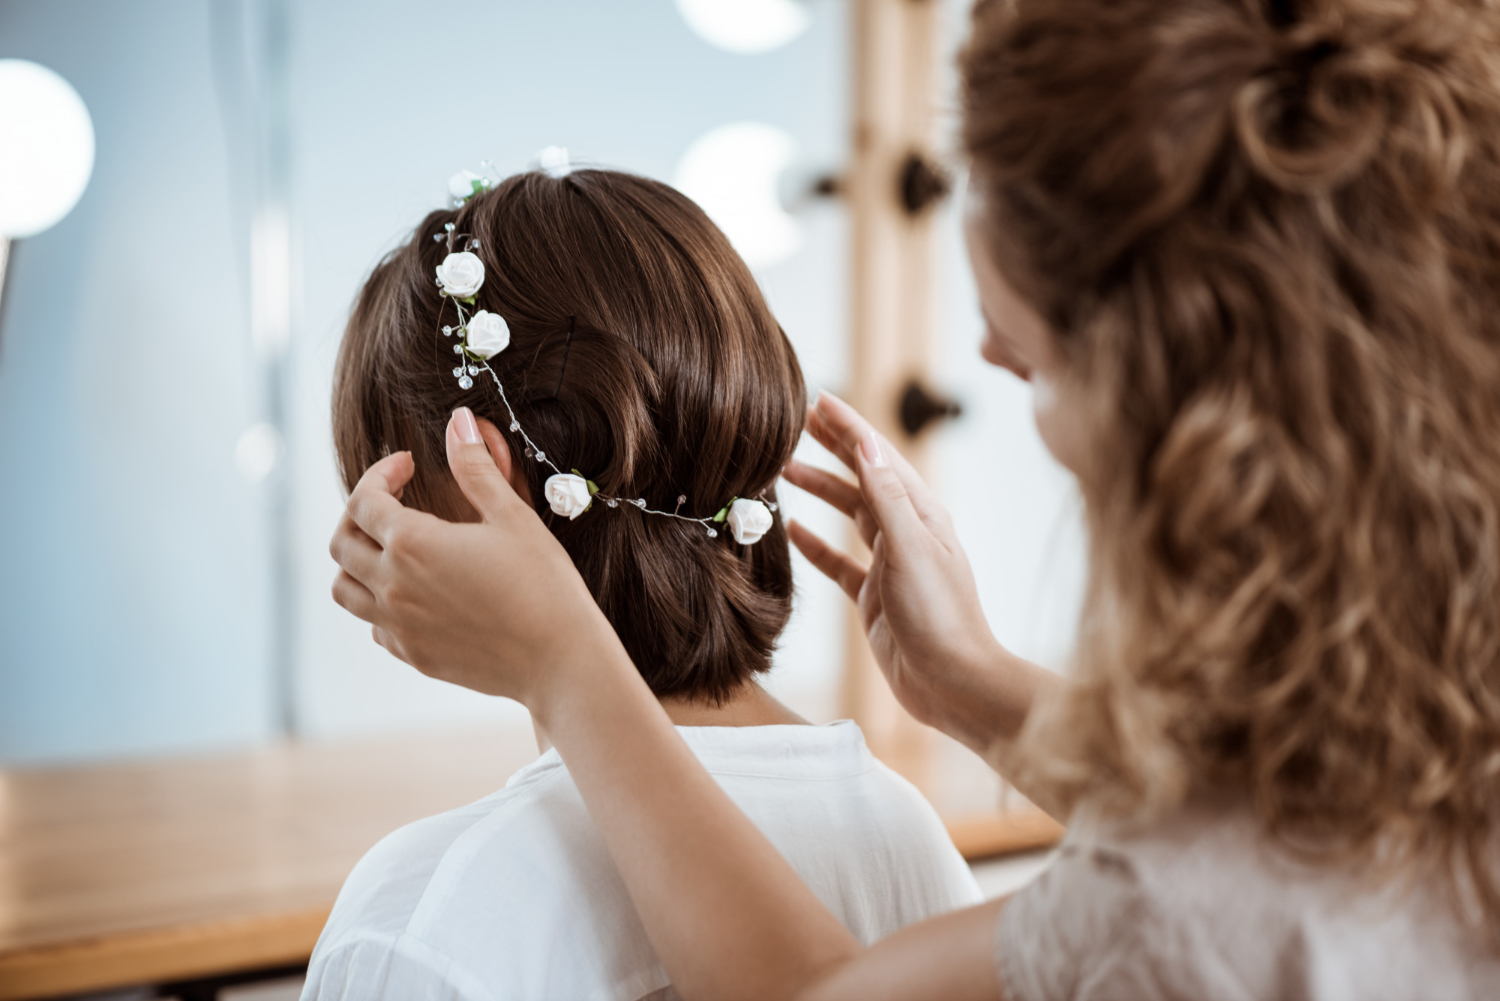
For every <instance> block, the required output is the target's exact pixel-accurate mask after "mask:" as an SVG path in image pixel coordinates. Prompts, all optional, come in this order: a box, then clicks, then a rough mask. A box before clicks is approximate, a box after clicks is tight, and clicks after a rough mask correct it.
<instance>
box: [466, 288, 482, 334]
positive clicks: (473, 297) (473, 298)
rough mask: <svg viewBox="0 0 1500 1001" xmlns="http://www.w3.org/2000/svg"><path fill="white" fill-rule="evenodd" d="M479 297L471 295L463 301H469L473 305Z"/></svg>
mask: <svg viewBox="0 0 1500 1001" xmlns="http://www.w3.org/2000/svg"><path fill="white" fill-rule="evenodd" d="M478 298H479V297H478V296H477V295H471V296H469V297H468V298H467V299H465V300H463V301H464V302H466V303H468V304H469V305H470V306H472V305H474V301H475V300H476V299H478ZM465 329H466V330H467V329H468V328H465Z"/></svg>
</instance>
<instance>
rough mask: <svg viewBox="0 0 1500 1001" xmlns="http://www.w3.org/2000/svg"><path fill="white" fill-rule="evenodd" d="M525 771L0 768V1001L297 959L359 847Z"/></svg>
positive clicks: (438, 740)
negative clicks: (3, 769) (515, 773)
mask: <svg viewBox="0 0 1500 1001" xmlns="http://www.w3.org/2000/svg"><path fill="white" fill-rule="evenodd" d="M535 757H536V747H535V745H534V743H533V742H532V737H531V734H530V733H529V732H527V731H526V730H524V729H522V728H511V729H509V730H507V731H506V732H501V733H493V732H485V733H456V734H445V735H441V736H412V737H402V738H389V737H387V738H382V739H381V740H379V741H373V740H372V741H361V742H352V741H345V742H340V743H336V744H335V743H326V744H324V743H311V742H302V743H290V744H283V745H278V746H274V747H268V748H264V749H259V750H254V751H247V752H243V753H239V754H230V755H217V756H213V757H201V758H191V759H177V760H165V761H151V762H141V763H126V764H110V765H104V766H93V767H79V768H50V769H34V770H12V771H0V1001H7V999H19V998H41V997H51V996H56V995H59V994H65V993H72V992H78V991H86V990H101V989H108V988H114V987H125V986H132V985H136V984H143V983H159V982H164V981H170V980H183V979H187V978H192V977H206V976H212V975H218V974H225V973H232V972H236V971H241V970H252V969H257V968H268V967H273V966H280V965H287V964H293V963H300V962H305V961H306V960H307V958H308V956H309V955H310V954H311V952H312V948H313V944H314V943H315V942H316V941H317V937H318V933H319V932H320V931H321V930H322V927H323V923H324V921H325V920H326V919H327V917H328V911H329V909H330V908H331V907H332V905H333V900H334V897H335V896H336V895H337V894H338V890H339V887H340V886H341V885H342V884H343V882H344V877H345V876H347V875H348V873H349V870H350V868H352V867H353V865H354V863H355V862H356V861H357V860H358V859H359V858H360V856H361V855H363V854H364V853H365V851H366V850H368V849H369V847H370V846H371V845H373V844H374V843H375V842H376V841H378V840H379V839H380V838H381V837H383V836H384V835H386V834H387V833H389V832H390V831H392V830H394V829H395V828H397V827H399V826H401V825H403V824H406V823H408V822H410V821H412V820H415V819H417V818H419V817H424V816H428V815H430V814H433V813H438V812H440V811H443V810H447V809H451V808H453V807H455V806H459V805H462V804H464V803H467V802H471V801H473V800H475V799H478V798H479V797H481V796H483V795H486V794H488V793H490V792H492V791H494V790H495V789H497V788H499V787H500V786H501V785H503V784H504V782H505V779H506V778H507V777H508V776H509V775H510V774H511V773H512V772H514V771H515V770H516V769H517V768H519V767H521V766H522V765H524V764H526V763H527V762H529V761H531V760H532V759H533V758H535ZM949 830H950V833H951V834H952V835H953V837H954V841H955V843H956V844H957V845H958V846H959V848H960V850H961V851H963V852H964V854H965V856H966V857H981V856H985V855H991V854H998V853H1001V852H1005V851H1014V850H1020V849H1024V848H1033V847H1038V846H1042V845H1047V844H1051V843H1052V842H1053V841H1055V840H1056V838H1057V836H1058V833H1059V832H1060V828H1058V827H1057V825H1056V824H1055V823H1053V822H1052V821H1050V820H1048V819H1046V818H1045V817H1043V816H1041V815H1039V814H1036V813H1035V812H1026V813H1012V814H1008V815H998V814H989V815H985V814H980V815H971V816H967V817H959V818H954V819H951V820H950V823H949Z"/></svg>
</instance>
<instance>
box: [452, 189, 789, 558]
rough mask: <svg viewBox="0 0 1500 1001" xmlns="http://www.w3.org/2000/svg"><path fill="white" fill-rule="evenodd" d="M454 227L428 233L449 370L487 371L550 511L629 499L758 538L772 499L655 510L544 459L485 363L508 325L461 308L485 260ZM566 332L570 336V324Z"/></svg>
mask: <svg viewBox="0 0 1500 1001" xmlns="http://www.w3.org/2000/svg"><path fill="white" fill-rule="evenodd" d="M491 183H492V182H491V181H489V180H488V179H487V178H484V177H481V176H480V175H478V174H473V173H470V172H469V171H462V172H460V173H458V174H454V175H453V177H452V178H451V179H450V180H449V182H448V190H449V193H450V194H451V195H452V196H453V200H454V203H455V207H457V206H461V205H463V204H464V203H465V202H467V201H468V200H469V199H470V198H472V197H473V196H474V195H477V194H479V193H480V192H481V191H485V190H487V189H488V188H489V187H491ZM465 185H467V194H465V193H464V189H465ZM457 228H458V227H457V226H455V225H454V224H453V223H451V222H450V223H446V224H444V226H443V232H442V233H435V234H433V237H432V238H433V240H435V241H438V242H441V241H442V240H443V239H444V238H445V237H446V239H447V241H448V256H447V257H445V258H443V263H442V264H439V265H438V267H437V286H438V293H439V294H440V295H441V296H442V297H443V298H444V299H445V300H451V301H452V302H453V308H454V309H455V310H456V311H457V313H458V325H457V326H452V325H448V326H444V327H443V328H442V330H443V336H444V337H454V336H457V338H458V341H457V342H456V343H455V344H454V345H453V353H454V354H456V355H458V356H459V364H458V365H457V366H456V367H455V368H454V369H453V376H454V378H456V379H457V380H458V386H459V388H460V389H465V390H467V389H470V388H472V387H473V385H474V377H475V376H477V375H478V374H479V373H480V372H488V373H489V376H490V378H491V379H492V380H493V381H494V383H495V389H496V390H498V391H499V393H500V402H501V403H504V404H505V412H506V413H507V414H508V415H509V416H510V429H511V431H513V432H515V433H517V434H519V435H520V436H521V440H522V441H524V442H525V443H526V458H528V459H533V460H535V461H536V462H539V463H542V464H544V465H546V466H547V467H548V468H549V469H551V470H552V475H551V476H549V477H547V482H546V484H545V485H544V487H543V493H544V495H545V496H546V498H547V503H548V505H550V506H551V508H552V511H553V513H555V514H560V515H563V516H565V517H566V518H568V520H569V521H572V520H574V519H576V518H577V517H578V516H579V515H581V514H583V513H584V512H585V511H587V510H589V509H590V508H591V507H593V505H594V502H595V501H603V502H604V505H605V506H606V507H619V506H620V505H621V504H629V505H631V506H633V507H635V508H638V509H639V510H640V511H642V512H644V513H645V514H656V515H661V516H662V517H666V518H676V519H677V520H678V521H691V522H694V523H696V524H699V525H702V526H703V527H704V529H705V530H706V531H707V533H708V537H709V538H710V539H712V538H714V537H715V536H717V535H718V534H719V529H718V528H717V527H716V526H720V525H727V526H728V528H729V531H730V533H731V534H732V535H733V536H734V541H736V542H738V543H739V544H740V545H742V546H748V545H752V544H754V543H756V542H759V541H760V539H761V537H762V536H763V535H765V534H766V532H768V531H770V529H771V525H772V523H773V520H774V519H773V518H772V512H774V511H775V510H776V503H775V502H774V501H766V500H762V499H760V498H758V497H731V498H730V499H729V502H728V503H727V504H725V505H724V506H723V507H721V508H719V510H718V511H715V512H714V513H713V514H712V515H709V516H708V517H705V518H694V517H692V516H690V515H686V514H682V513H681V512H682V506H683V505H684V504H686V503H687V496H686V495H685V494H678V496H677V507H676V509H675V510H672V511H657V510H654V509H652V508H650V507H647V506H646V499H645V498H644V497H636V498H634V499H629V498H624V497H614V496H611V495H609V494H606V493H604V492H603V491H601V490H600V489H599V485H598V484H597V483H595V482H594V481H593V480H590V479H589V478H588V477H586V476H584V475H583V474H582V473H580V472H579V471H578V470H576V469H572V470H569V471H568V472H566V473H565V472H563V471H562V470H561V469H560V468H558V466H557V464H556V463H555V462H553V461H552V460H551V459H550V458H548V456H547V453H546V452H544V451H542V450H541V449H540V448H538V447H537V444H536V442H534V441H532V440H531V437H530V436H529V435H528V434H527V433H526V430H525V428H523V427H521V422H520V421H519V420H517V419H516V411H515V408H513V407H512V406H511V405H510V398H509V397H507V396H506V395H505V386H503V385H502V384H501V382H500V376H499V375H498V374H497V373H496V372H495V370H494V369H493V368H491V367H490V359H491V358H493V357H495V355H497V354H499V353H500V352H502V351H504V350H505V349H506V348H507V347H509V346H510V325H509V324H507V323H506V322H505V318H504V317H503V316H500V315H499V314H497V313H490V312H487V311H485V310H482V309H481V310H477V311H476V312H474V313H472V314H470V313H465V312H464V307H465V306H469V307H473V306H474V305H475V303H476V301H477V299H478V295H479V290H480V288H482V287H483V286H484V262H483V261H481V260H480V259H479V256H478V255H477V254H475V253H473V251H475V250H478V249H479V241H478V240H476V239H474V238H473V237H471V236H469V235H468V234H467V233H456V232H455V230H456V229H457ZM569 334H570V336H571V326H570V329H569ZM559 377H560V376H559Z"/></svg>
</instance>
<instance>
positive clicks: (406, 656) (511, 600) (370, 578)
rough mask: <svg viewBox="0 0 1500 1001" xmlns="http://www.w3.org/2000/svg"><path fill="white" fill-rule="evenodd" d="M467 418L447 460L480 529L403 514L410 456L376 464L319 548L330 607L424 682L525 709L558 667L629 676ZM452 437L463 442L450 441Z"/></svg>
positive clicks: (558, 673)
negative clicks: (331, 574) (356, 620)
mask: <svg viewBox="0 0 1500 1001" xmlns="http://www.w3.org/2000/svg"><path fill="white" fill-rule="evenodd" d="M465 416H468V415H467V413H466V412H464V413H463V414H461V415H460V414H456V415H455V418H454V419H453V420H452V421H450V422H449V424H448V439H447V440H448V459H449V466H450V468H451V469H452V471H453V474H454V476H455V478H456V479H457V480H458V485H459V487H460V488H461V489H462V490H463V492H464V496H465V497H467V498H468V500H469V503H470V504H472V505H473V506H474V508H475V510H477V511H478V512H479V515H480V521H479V522H478V523H477V524H453V523H450V522H445V521H442V520H441V519H439V518H435V517H433V516H432V515H429V514H424V513H422V512H420V511H413V510H411V509H409V508H406V507H403V506H402V504H401V501H400V497H401V491H402V489H403V487H404V486H405V485H406V483H407V482H408V481H409V480H410V479H411V476H412V473H413V472H414V467H413V465H412V459H411V455H410V453H407V452H398V453H396V454H395V455H389V456H386V457H385V458H384V459H382V460H381V461H379V462H377V463H375V464H374V465H373V466H371V467H370V468H369V470H368V471H366V473H365V475H364V476H363V477H362V478H361V479H360V481H359V484H358V485H357V486H356V487H355V488H354V492H353V493H352V494H350V496H349V503H348V505H347V507H346V508H345V512H344V517H343V518H342V519H341V520H340V522H339V526H338V528H337V530H335V532H334V535H333V541H332V542H331V543H330V544H329V547H328V548H329V552H330V553H331V554H332V556H333V558H334V560H335V561H336V562H337V563H338V564H339V567H340V568H341V569H340V572H339V575H338V578H337V579H336V580H335V581H334V583H333V598H334V600H335V601H337V602H338V603H339V604H340V605H342V606H343V607H344V608H346V609H348V610H349V611H350V612H353V613H354V614H355V615H357V616H359V617H360V618H361V619H364V620H365V621H366V622H369V623H370V624H371V625H372V626H373V627H374V629H373V635H374V637H375V641H376V642H377V643H379V644H380V645H381V646H383V647H385V648H386V649H387V650H389V651H390V652H391V653H393V654H395V655H396V656H397V657H399V658H401V659H402V660H404V661H406V662H407V663H408V664H410V665H412V666H413V667H415V668H416V669H417V670H419V671H421V672H422V673H423V674H427V675H430V676H432V677H435V678H440V679H442V680H444V681H449V682H452V683H454V684H457V685H462V686H464V687H465V688H472V689H474V690H475V691H479V692H484V693H486V694H489V695H504V696H507V697H509V698H513V699H516V700H517V701H519V702H521V703H523V704H525V705H527V706H530V707H533V708H534V703H535V702H536V701H538V700H540V699H543V698H545V696H546V694H547V691H548V686H549V685H552V684H554V683H557V684H561V683H565V678H564V677H563V675H565V674H567V673H568V672H567V670H566V667H565V665H596V666H598V665H601V664H602V662H604V661H615V662H616V663H619V662H623V663H624V665H626V666H627V668H628V665H629V663H630V661H629V658H628V656H626V654H625V652H624V649H623V647H621V646H620V641H619V639H618V637H617V636H616V635H615V632H614V630H613V629H612V628H611V627H610V625H609V622H608V621H607V620H606V619H605V618H604V615H603V614H602V613H601V612H600V611H599V606H598V605H597V604H595V602H594V599H593V596H592V595H591V594H589V591H588V588H587V586H586V585H585V584H584V582H583V579H582V578H581V577H580V576H579V575H578V571H577V570H576V569H575V568H574V566H573V561H572V560H570V559H569V558H568V555H567V553H566V551H564V549H563V548H562V545H561V544H560V543H559V542H558V541H557V539H556V538H555V537H554V536H553V535H552V533H551V532H549V531H548V530H547V528H546V526H545V525H543V524H542V521H541V519H540V518H538V517H537V514H536V512H535V511H534V510H533V509H532V508H531V506H530V505H529V504H527V503H526V502H525V501H523V500H522V499H521V498H520V497H519V496H517V494H516V492H515V491H514V490H513V489H512V488H511V486H510V484H509V483H507V482H506V480H505V478H504V477H503V476H502V475H501V474H500V470H499V469H498V468H497V467H496V464H495V461H494V459H493V458H492V456H491V455H490V452H489V450H488V449H487V448H486V447H485V445H484V443H483V441H482V440H480V439H479V435H478V433H477V431H474V430H473V427H474V422H473V418H472V417H468V420H467V422H465V421H464V420H463V417H465ZM460 428H468V429H470V433H469V434H468V435H465V436H463V437H460V434H459V431H460ZM469 437H472V438H473V440H466V439H467V438H469ZM542 665H548V668H547V669H546V670H543V669H542Z"/></svg>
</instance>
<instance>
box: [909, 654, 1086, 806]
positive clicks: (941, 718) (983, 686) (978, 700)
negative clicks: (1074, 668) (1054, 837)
mask: <svg viewBox="0 0 1500 1001" xmlns="http://www.w3.org/2000/svg"><path fill="white" fill-rule="evenodd" d="M932 673H933V675H934V676H941V677H942V678H944V679H945V686H944V689H943V691H942V692H941V693H934V695H933V698H932V704H933V711H932V713H931V718H930V719H928V720H927V721H926V722H929V723H930V724H931V725H933V726H935V727H937V728H938V729H940V730H942V731H943V732H944V733H947V734H948V735H949V736H950V737H953V738H954V739H955V740H957V741H958V742H959V743H961V744H963V745H964V746H966V747H968V748H969V749H970V750H971V751H973V752H974V753H975V754H978V755H979V756H980V757H981V758H983V759H984V760H985V761H986V762H987V763H988V764H989V765H990V767H992V768H994V769H995V771H997V772H999V773H1000V774H1001V775H1003V776H1004V777H1005V778H1006V780H1007V781H1009V782H1010V783H1011V784H1012V785H1014V786H1015V787H1016V788H1017V789H1018V790H1019V791H1020V793H1021V794H1022V795H1023V796H1026V797H1027V798H1029V799H1031V800H1032V802H1034V803H1036V804H1037V805H1038V806H1040V807H1041V808H1042V809H1044V810H1047V811H1048V812H1049V813H1051V814H1052V815H1053V816H1054V817H1057V819H1058V820H1066V817H1062V816H1059V815H1058V813H1059V811H1057V810H1056V809H1055V808H1054V806H1053V805H1052V804H1050V803H1048V802H1046V799H1045V797H1044V796H1040V794H1033V791H1032V790H1030V789H1029V788H1027V785H1026V782H1025V780H1024V778H1023V777H1021V776H1017V775H1013V774H1011V773H1010V772H1009V771H1008V770H1007V767H1006V765H1007V763H1008V762H1009V760H1010V752H1011V750H1012V748H1013V747H1014V745H1015V741H1016V738H1017V737H1019V736H1020V733H1021V728H1022V727H1023V726H1024V725H1025V723H1026V720H1027V718H1028V717H1029V716H1030V714H1031V711H1032V709H1033V708H1034V706H1035V705H1036V703H1037V702H1038V701H1040V700H1044V699H1047V698H1050V697H1053V696H1054V695H1055V694H1056V692H1057V691H1058V690H1059V689H1060V688H1061V687H1062V686H1063V685H1065V684H1067V681H1066V680H1065V679H1064V678H1062V677H1060V676H1059V675H1057V674H1054V673H1053V672H1051V671H1049V670H1047V669H1046V668H1044V667H1042V666H1040V665H1038V664H1033V663H1032V662H1030V661H1028V660H1025V659H1024V658H1021V657H1018V656H1016V655H1015V654H1013V653H1011V652H1010V651H1008V650H1006V649H1005V648H1004V647H1002V646H1001V645H1000V644H999V643H997V642H991V643H987V644H986V645H985V646H984V647H982V648H981V649H979V650H978V651H976V652H974V653H971V654H969V655H968V657H967V658H966V664H965V666H964V667H963V668H962V669H960V670H956V671H948V672H941V674H940V675H939V672H932Z"/></svg>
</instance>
